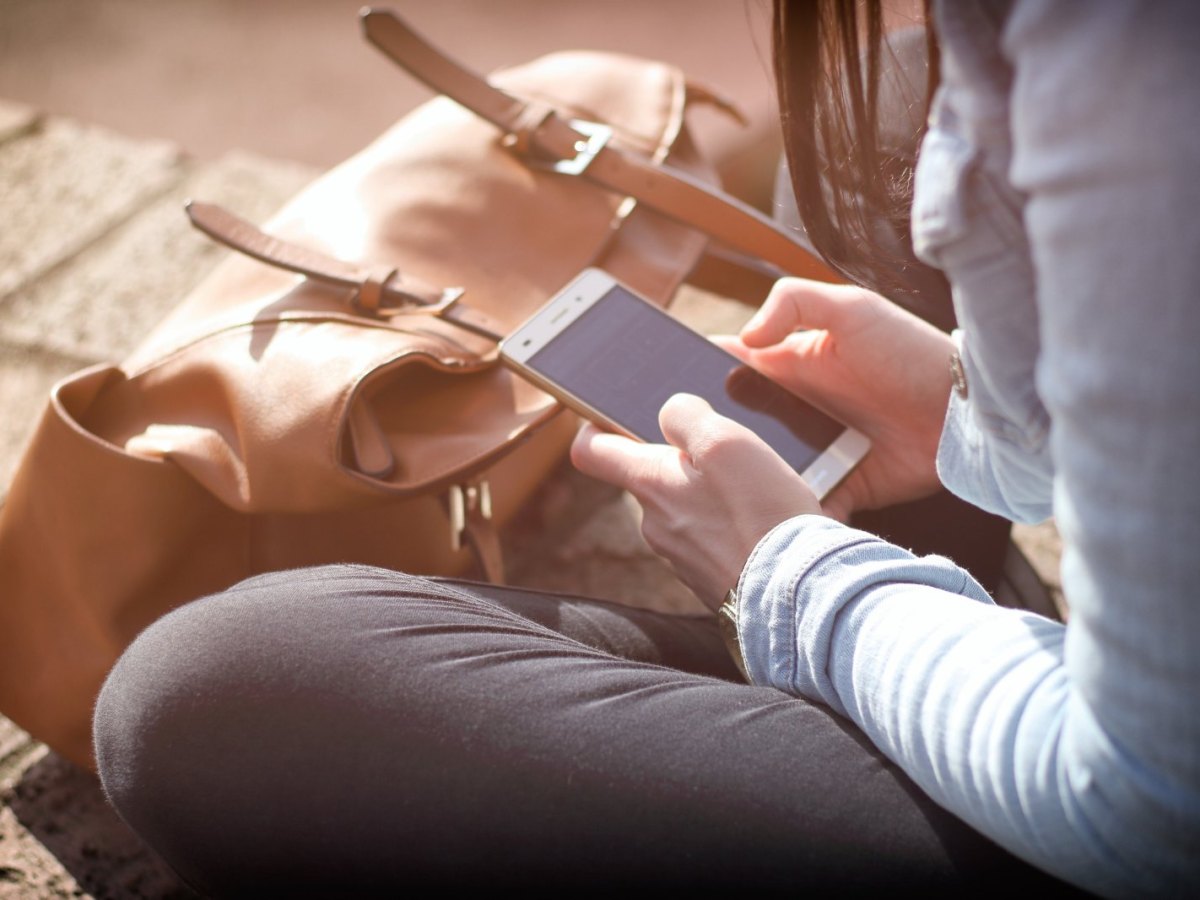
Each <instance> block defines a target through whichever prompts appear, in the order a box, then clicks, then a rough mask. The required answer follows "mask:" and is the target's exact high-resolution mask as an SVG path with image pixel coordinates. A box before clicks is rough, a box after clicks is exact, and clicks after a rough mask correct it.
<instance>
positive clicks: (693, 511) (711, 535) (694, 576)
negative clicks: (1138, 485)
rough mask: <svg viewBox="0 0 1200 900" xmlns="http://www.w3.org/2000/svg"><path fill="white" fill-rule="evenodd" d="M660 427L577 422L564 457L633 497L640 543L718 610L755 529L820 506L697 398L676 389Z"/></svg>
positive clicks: (792, 474)
mask: <svg viewBox="0 0 1200 900" xmlns="http://www.w3.org/2000/svg"><path fill="white" fill-rule="evenodd" d="M659 424H660V426H661V427H662V431H663V434H664V435H665V436H666V438H667V441H668V443H667V444H642V443H639V442H637V441H633V440H630V439H629V438H626V437H622V436H621V435H616V434H608V433H604V432H601V431H598V430H597V429H596V428H594V427H593V426H591V425H585V426H584V428H583V429H582V430H581V431H580V432H579V435H578V436H577V437H576V438H575V443H574V444H573V445H572V447H571V460H572V461H573V462H574V463H575V465H576V467H577V468H578V469H579V470H580V471H582V472H584V473H585V474H587V475H591V476H592V477H594V478H599V479H600V480H602V481H607V482H610V483H611V484H615V485H617V486H618V487H622V488H624V489H625V490H627V491H629V492H630V493H631V494H633V496H634V497H636V498H637V500H638V502H639V503H641V505H642V511H643V517H642V533H643V534H644V535H645V537H646V541H647V542H648V543H649V544H650V546H651V548H653V549H654V551H655V552H656V553H658V554H659V555H660V556H662V557H664V558H665V559H666V560H667V561H668V562H669V563H670V564H671V566H672V567H673V568H674V570H675V573H676V574H677V575H678V576H679V577H680V579H681V580H682V581H683V582H684V583H685V584H686V585H687V586H688V587H690V588H691V589H692V590H693V591H694V592H695V593H696V595H697V596H698V597H699V598H700V599H701V600H703V601H704V602H705V603H706V604H708V605H709V606H710V607H712V608H713V609H716V608H717V607H718V606H719V605H720V603H721V598H722V597H724V595H725V592H726V591H728V590H729V589H730V588H732V587H734V586H735V585H736V584H737V580H738V577H739V576H740V575H741V571H742V567H743V566H744V565H745V563H746V559H747V558H748V557H749V556H750V552H751V551H752V550H753V549H754V546H755V545H756V544H757V543H758V542H759V540H760V539H761V538H762V537H763V535H765V534H766V533H767V532H768V531H770V530H771V529H772V528H773V527H775V526H776V525H778V524H779V523H780V522H783V521H784V520H786V519H789V518H791V517H792V516H795V515H799V514H801V513H819V512H820V511H821V508H820V505H819V504H818V503H817V499H816V497H815V496H814V495H813V493H812V491H810V490H809V489H808V486H807V485H806V484H805V483H804V482H803V481H801V480H800V476H799V475H797V474H796V471H795V470H794V469H793V468H792V467H791V466H789V465H788V464H787V463H786V462H784V461H783V460H782V459H781V458H780V457H779V456H778V455H777V454H776V453H775V451H774V450H772V449H771V448H770V447H768V446H767V445H766V444H765V443H764V442H763V441H762V439H761V438H759V437H758V436H757V435H755V434H754V433H753V432H751V431H750V430H749V429H747V428H746V427H744V426H743V425H740V424H738V423H737V422H734V421H731V420H730V419H727V418H725V417H724V416H720V415H718V414H717V413H715V412H713V410H712V407H710V406H709V405H708V404H707V403H706V402H704V401H703V400H701V399H700V398H699V397H694V396H692V395H690V394H676V395H675V396H674V397H672V398H671V399H670V400H668V401H667V402H666V404H664V406H663V408H662V412H661V413H660V414H659Z"/></svg>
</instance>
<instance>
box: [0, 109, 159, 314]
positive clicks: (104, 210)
mask: <svg viewBox="0 0 1200 900" xmlns="http://www.w3.org/2000/svg"><path fill="white" fill-rule="evenodd" d="M181 175H182V162H181V160H180V156H179V152H178V151H177V150H176V149H175V148H173V147H170V146H168V145H166V144H154V143H140V142H133V141H129V140H127V139H125V138H121V137H117V136H116V135H113V134H109V133H107V132H103V131H100V130H98V129H93V128H85V127H83V126H81V125H77V124H74V123H71V122H65V121H61V120H57V119H54V120H50V121H47V122H46V123H44V124H43V125H42V126H41V127H39V128H36V129H33V130H32V131H30V132H28V133H27V134H25V135H22V136H20V137H18V138H15V139H13V140H10V141H6V142H5V143H3V144H0V221H2V222H5V223H9V224H8V227H5V228H4V229H3V230H0V298H2V297H4V296H6V295H7V294H9V293H10V292H11V291H12V290H13V289H14V288H15V287H17V286H18V285H20V284H21V283H23V282H25V281H28V280H29V279H30V278H33V277H35V276H36V275H38V274H39V273H42V272H45V271H46V270H47V269H49V268H50V267H52V266H54V265H57V264H59V263H61V262H63V261H64V260H67V259H70V258H71V257H72V256H74V255H75V254H76V253H78V252H79V251H80V250H81V249H83V248H84V247H85V246H87V245H88V244H89V243H91V242H92V241H94V240H95V239H96V238H98V237H100V236H101V235H103V234H105V233H106V232H107V231H108V230H109V229H110V228H112V227H113V226H114V225H116V224H117V223H118V222H120V221H122V220H124V219H125V218H127V217H128V216H129V215H131V214H132V213H134V212H136V211H137V210H138V209H140V208H141V207H142V206H144V205H145V203H146V202H147V201H148V200H149V199H150V198H151V197H154V196H156V195H158V194H161V193H162V192H163V191H165V190H167V189H168V188H169V187H171V186H172V185H174V184H175V183H177V182H178V181H179V179H180V177H181ZM13 223H16V227H13Z"/></svg>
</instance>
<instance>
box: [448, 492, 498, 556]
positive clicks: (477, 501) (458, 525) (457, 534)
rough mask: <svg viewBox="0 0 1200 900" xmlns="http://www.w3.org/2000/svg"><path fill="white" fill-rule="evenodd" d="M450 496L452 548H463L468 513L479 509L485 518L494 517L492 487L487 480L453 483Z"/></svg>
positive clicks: (456, 549) (456, 550)
mask: <svg viewBox="0 0 1200 900" xmlns="http://www.w3.org/2000/svg"><path fill="white" fill-rule="evenodd" d="M449 494H450V497H449V500H450V549H451V550H453V551H455V552H456V553H457V552H458V551H459V550H461V549H462V546H463V533H464V532H465V531H466V530H467V514H468V513H470V512H474V511H476V510H478V511H479V515H480V516H481V517H482V518H484V519H485V520H488V519H491V518H492V488H491V486H490V485H489V484H488V483H487V482H486V481H480V482H479V483H478V484H466V485H463V484H452V485H450V491H449Z"/></svg>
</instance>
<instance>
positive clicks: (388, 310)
mask: <svg viewBox="0 0 1200 900" xmlns="http://www.w3.org/2000/svg"><path fill="white" fill-rule="evenodd" d="M465 293H466V289H465V288H460V287H448V288H444V289H443V290H442V296H441V297H440V298H438V300H437V302H436V303H417V302H416V301H415V300H412V301H410V302H408V303H403V302H402V303H396V304H393V305H389V306H383V305H380V307H379V309H378V311H377V315H386V316H396V315H400V314H401V313H421V314H422V315H429V316H440V315H441V314H442V313H444V312H445V311H446V310H448V309H449V308H450V307H452V306H453V305H454V304H455V303H457V302H458V301H459V300H461V299H462V296H463V294H465ZM408 296H410V297H411V296H412V295H411V294H410V295H408Z"/></svg>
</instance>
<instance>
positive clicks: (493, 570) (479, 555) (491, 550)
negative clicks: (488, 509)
mask: <svg viewBox="0 0 1200 900" xmlns="http://www.w3.org/2000/svg"><path fill="white" fill-rule="evenodd" d="M463 537H465V538H466V540H467V544H469V545H470V547H471V551H472V552H473V553H474V555H475V561H476V562H477V563H479V568H480V570H481V571H482V572H483V577H484V578H486V579H487V580H488V581H490V582H491V583H492V584H504V548H503V547H502V546H501V544H500V530H499V529H498V528H497V527H496V523H495V522H493V521H492V520H491V519H485V518H483V517H482V516H479V515H477V514H475V513H468V515H467V522H466V525H465V526H464V528H463Z"/></svg>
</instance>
